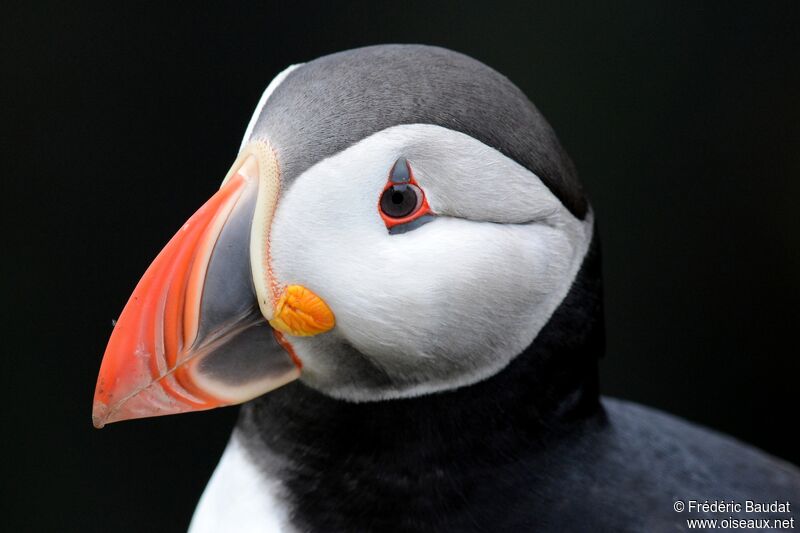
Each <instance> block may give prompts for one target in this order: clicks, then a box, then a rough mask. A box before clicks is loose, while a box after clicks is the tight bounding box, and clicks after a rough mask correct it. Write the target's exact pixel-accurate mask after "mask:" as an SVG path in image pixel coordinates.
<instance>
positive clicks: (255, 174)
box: [92, 141, 334, 428]
mask: <svg viewBox="0 0 800 533" xmlns="http://www.w3.org/2000/svg"><path fill="white" fill-rule="evenodd" d="M278 191H279V174H278V166H277V161H276V159H275V156H274V153H273V151H272V150H271V148H270V147H269V145H267V144H266V143H263V142H260V141H255V142H252V143H250V144H249V145H248V146H247V147H245V149H244V150H242V152H241V154H240V156H239V158H238V159H237V161H236V162H235V163H234V165H233V167H231V170H230V171H229V172H228V175H227V177H226V178H225V180H224V181H223V184H222V187H221V188H220V190H219V191H217V193H216V194H214V195H213V196H212V197H211V198H210V199H209V200H208V201H207V202H206V203H205V204H204V205H203V206H202V207H201V208H200V209H199V210H198V211H197V212H196V213H195V214H194V215H192V217H191V218H189V220H188V221H187V222H186V223H185V224H184V225H183V227H182V228H181V229H180V230H179V231H178V233H177V234H175V236H174V237H173V238H172V239H171V240H170V241H169V243H167V245H166V247H165V248H164V249H163V250H162V251H161V253H160V254H159V255H158V256H157V257H156V259H155V260H154V261H153V263H152V264H151V265H150V267H149V268H148V269H147V271H146V272H145V274H144V276H143V277H142V279H141V281H139V284H138V285H137V286H136V288H135V289H134V291H133V294H132V295H131V297H130V299H129V300H128V303H127V304H126V305H125V308H124V309H123V311H122V314H121V315H120V317H119V320H118V321H117V322H116V325H115V327H114V331H113V332H112V334H111V339H110V340H109V343H108V347H107V348H106V352H105V355H104V357H103V362H102V364H101V366H100V374H99V376H98V379H97V387H96V389H95V396H94V404H93V409H92V421H93V423H94V425H95V427H98V428H99V427H103V426H104V425H105V424H107V423H109V422H116V421H120V420H127V419H133V418H143V417H149V416H158V415H166V414H174V413H183V412H189V411H200V410H205V409H212V408H214V407H220V406H224V405H232V404H237V403H242V402H245V401H247V400H250V399H252V398H255V397H256V396H260V395H261V394H264V393H265V392H268V391H270V390H272V389H275V388H277V387H280V386H281V385H284V384H286V383H288V382H290V381H292V380H294V379H297V378H298V377H299V376H300V370H301V368H302V364H301V362H300V361H299V359H297V357H296V356H295V355H294V353H293V351H292V349H291V345H290V343H289V342H288V341H287V339H286V337H284V336H283V333H287V334H289V335H314V334H317V333H322V332H324V331H327V330H329V329H331V328H332V327H333V326H334V318H333V313H332V312H331V311H330V309H329V308H328V307H327V305H326V304H325V302H324V301H322V300H321V299H320V298H319V297H318V296H316V295H315V294H314V293H313V292H311V291H310V290H309V289H306V288H305V287H301V286H297V285H291V286H288V287H283V288H281V287H280V286H279V285H278V284H277V282H276V281H275V280H274V279H273V278H272V276H271V274H270V269H269V249H268V247H269V229H270V226H271V223H272V214H273V212H274V210H275V206H276V204H277V201H278Z"/></svg>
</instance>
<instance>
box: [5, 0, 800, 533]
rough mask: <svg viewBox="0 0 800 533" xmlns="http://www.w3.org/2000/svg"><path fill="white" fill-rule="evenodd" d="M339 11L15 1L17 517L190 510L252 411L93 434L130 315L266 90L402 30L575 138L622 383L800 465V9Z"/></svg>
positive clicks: (8, 101) (11, 24) (9, 29)
mask: <svg viewBox="0 0 800 533" xmlns="http://www.w3.org/2000/svg"><path fill="white" fill-rule="evenodd" d="M329 4H330V5H327V6H320V5H314V4H305V3H295V4H294V6H293V7H291V8H288V7H286V6H283V5H277V4H276V5H270V6H268V5H263V6H261V7H260V8H259V9H249V8H245V7H243V6H241V5H234V4H232V3H231V4H221V5H218V6H216V7H215V8H213V9H210V8H206V7H205V6H202V5H191V4H190V5H187V7H184V8H174V9H168V8H165V7H163V6H162V5H160V4H150V5H142V6H139V5H136V6H134V5H127V6H123V5H117V3H106V4H97V5H94V6H88V5H83V6H78V5H74V4H73V3H64V5H61V6H57V5H47V4H41V3H40V4H38V5H32V4H28V3H18V4H8V3H4V4H3V7H2V13H0V44H1V45H2V46H1V47H0V54H2V55H1V58H2V73H3V76H2V81H0V85H2V95H3V97H2V109H0V113H2V130H3V134H2V144H3V152H4V153H5V155H4V156H3V158H2V165H3V168H2V173H1V174H0V175H1V176H2V191H3V197H2V198H3V202H2V210H0V211H2V213H3V218H4V222H3V225H2V242H3V258H4V259H3V261H2V262H1V263H0V264H2V281H3V301H2V313H3V320H2V327H3V344H2V346H3V352H2V363H0V364H2V373H1V374H0V375H2V380H3V383H2V390H3V393H4V394H5V395H6V396H7V399H5V400H4V401H3V404H2V405H3V411H2V412H3V419H2V422H3V423H2V428H3V433H2V440H3V443H4V445H5V446H3V448H4V450H5V451H3V453H2V456H0V464H2V467H3V470H2V482H3V497H2V505H3V507H4V508H5V511H4V512H3V520H2V521H3V523H4V524H5V526H6V527H4V528H3V529H5V530H19V529H20V528H21V529H23V530H61V531H63V530H78V531H156V530H163V531H178V530H181V529H183V528H185V527H186V525H187V523H188V520H189V518H190V516H191V512H192V510H193V508H194V505H195V503H196V500H197V498H198V496H199V495H200V493H201V491H202V488H203V486H204V484H205V482H206V480H207V479H208V476H209V475H210V473H211V471H212V469H213V467H214V465H215V464H216V461H217V459H218V457H219V455H220V453H221V451H222V449H223V447H224V444H225V442H226V439H227V437H228V434H229V431H230V428H231V426H232V424H233V423H234V420H235V417H236V409H233V408H231V409H224V410H218V411H213V412H207V413H201V414H192V415H184V416H179V417H166V418H161V419H151V420H144V421H133V422H126V423H122V424H114V425H113V426H111V427H109V428H107V429H104V430H102V431H97V430H94V429H92V427H91V423H90V416H89V415H90V410H91V400H92V394H93V391H94V382H95V378H96V372H97V369H98V367H99V364H100V359H101V355H102V353H103V350H104V348H105V343H106V341H107V339H108V336H109V334H110V333H111V320H112V318H114V317H116V316H117V314H118V313H119V311H120V310H121V309H122V307H123V305H124V303H125V301H126V299H127V297H128V295H129V294H130V292H131V290H132V289H133V287H134V285H135V283H136V282H137V280H138V279H139V277H140V275H141V274H142V273H143V272H144V270H145V268H146V267H147V265H148V264H149V262H150V261H151V260H152V259H153V258H154V257H155V254H156V253H157V252H158V251H159V250H160V249H161V247H162V246H163V244H164V243H165V242H166V241H167V240H168V239H169V237H170V236H171V235H172V234H173V233H174V231H176V230H177V229H178V228H179V227H180V225H181V224H182V223H183V222H184V221H185V219H186V218H187V217H188V216H189V215H190V214H191V213H192V212H193V211H194V210H195V209H196V208H197V207H199V206H200V205H201V204H202V203H203V202H204V201H205V199H207V198H208V197H209V196H210V195H211V193H212V192H213V191H214V190H215V189H216V188H217V187H218V185H219V182H220V180H221V179H222V177H223V176H224V174H225V172H226V171H227V169H228V166H229V165H230V164H231V162H232V161H233V159H234V157H235V155H236V152H237V150H238V146H239V142H240V139H241V135H242V133H243V132H244V128H245V126H246V124H247V121H248V120H249V118H250V114H251V112H252V111H253V108H254V106H255V104H256V102H257V101H258V99H259V96H260V95H261V92H262V90H263V89H264V87H265V86H266V85H267V83H268V82H269V81H270V79H271V78H272V77H273V76H274V75H275V74H277V73H278V72H279V71H280V70H282V69H283V68H284V67H285V66H287V65H289V64H291V63H296V62H301V61H306V60H310V59H313V58H315V57H317V56H320V55H323V54H326V53H330V52H334V51H338V50H343V49H347V48H352V47H356V46H361V45H365V44H375V43H386V42H421V43H429V44H437V45H442V46H446V47H449V48H452V49H455V50H459V51H461V52H465V53H467V54H469V55H472V56H474V57H476V58H478V59H480V60H482V61H484V62H485V63H487V64H489V65H491V66H492V67H494V68H496V69H498V70H499V71H501V72H503V73H504V74H506V75H507V76H508V77H510V78H511V79H512V80H513V81H514V82H515V83H516V84H518V85H519V86H520V88H521V89H522V90H523V91H524V92H525V93H526V94H528V95H529V96H530V98H531V99H532V100H533V101H534V102H535V103H536V104H537V106H538V107H539V108H540V109H541V110H542V112H543V113H544V114H545V115H546V116H547V117H548V119H549V120H550V122H551V123H552V124H553V126H554V128H555V129H556V131H557V132H558V134H559V136H560V138H561V140H562V142H563V143H564V145H565V146H566V147H567V149H568V151H569V152H570V154H571V155H572V157H573V159H574V160H575V163H576V164H577V167H578V169H579V171H580V173H581V175H582V179H583V181H584V183H585V186H586V188H587V189H588V191H589V193H590V195H591V199H592V202H593V205H594V208H595V210H596V212H597V216H598V219H599V221H600V231H601V234H602V237H603V245H604V255H605V279H606V288H607V300H606V308H607V319H608V354H607V356H606V358H605V359H604V360H603V361H602V365H601V368H602V384H603V390H604V392H605V393H606V394H610V395H614V396H620V397H624V398H629V399H633V400H636V401H639V402H641V403H644V404H647V405H652V406H656V407H658V408H661V409H664V410H666V411H669V412H672V413H676V414H678V415H680V416H683V417H686V418H688V419H690V420H693V421H696V422H699V423H702V424H706V425H708V426H711V427H713V428H716V429H718V430H721V431H724V432H728V433H731V434H733V435H735V436H736V437H738V438H741V439H743V440H746V441H749V442H752V443H754V444H755V445H757V446H759V447H762V448H764V449H765V450H767V451H769V452H771V453H773V454H776V455H779V456H782V457H785V458H787V459H789V460H791V461H793V462H795V463H798V462H800V442H798V437H797V433H796V430H797V425H798V415H797V407H798V400H797V394H796V386H797V382H798V379H797V376H798V374H797V373H798V363H797V355H798V349H797V347H796V339H797V329H798V326H799V325H800V323H799V321H798V318H799V313H798V297H800V276H799V273H800V216H798V213H797V207H796V204H797V199H798V197H800V185H799V184H798V183H799V181H798V176H800V149H798V148H799V146H800V30H798V23H800V17H799V16H798V14H799V13H798V6H799V5H800V4H798V3H797V2H782V3H781V2H768V3H767V2H763V3H762V2H750V3H743V2H717V3H714V4H712V3H702V2H686V3H679V2H657V3H644V2H638V1H629V2H615V3H607V4H606V3H602V2H587V3H584V4H581V5H578V4H573V3H568V2H567V3H565V2H556V3H552V4H548V5H539V4H536V3H533V2H530V3H529V4H530V5H527V6H525V7H519V8H516V7H513V8H512V7H508V6H507V7H497V6H492V5H490V4H492V3H490V2H486V1H483V2H475V3H465V2H452V3H449V4H447V3H445V4H437V5H435V6H432V5H430V4H429V3H428V2H424V3H407V2H390V3H386V4H383V5H379V4H377V3H373V2H364V3H357V4H339V5H335V4H337V3H334V2H331V3H329ZM793 430H795V431H793ZM690 496H691V495H690ZM695 496H703V495H695ZM707 496H712V495H707ZM9 526H10V527H9Z"/></svg>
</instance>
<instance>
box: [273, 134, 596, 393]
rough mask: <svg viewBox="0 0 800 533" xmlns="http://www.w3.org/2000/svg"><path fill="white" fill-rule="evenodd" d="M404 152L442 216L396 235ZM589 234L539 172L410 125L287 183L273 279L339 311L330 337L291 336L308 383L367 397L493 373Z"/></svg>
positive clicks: (519, 344)
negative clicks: (393, 208) (382, 201)
mask: <svg viewBox="0 0 800 533" xmlns="http://www.w3.org/2000/svg"><path fill="white" fill-rule="evenodd" d="M278 157H279V159H280V154H278ZM399 157H405V158H407V160H408V162H409V164H410V165H411V168H412V170H413V172H414V175H415V177H416V179H417V182H418V183H419V185H420V187H421V188H422V189H423V190H424V192H425V194H426V196H427V197H428V201H429V203H430V206H431V208H432V210H433V211H434V212H435V213H436V214H437V215H438V216H437V218H436V219H435V220H433V221H432V222H429V223H427V224H425V225H423V226H421V227H419V228H417V229H414V230H412V231H409V232H407V233H403V234H398V235H390V234H389V233H388V231H387V229H386V227H385V225H384V223H383V221H382V219H381V218H380V216H379V211H378V200H379V197H380V194H381V192H382V190H383V187H384V185H385V184H386V181H387V178H388V173H389V170H390V169H391V167H392V165H393V163H394V162H395V161H396V160H397V159H398V158H399ZM591 232H592V216H591V214H590V215H589V216H587V219H586V220H585V221H581V220H578V219H577V218H575V217H574V216H573V215H572V214H570V213H569V211H568V210H567V209H566V208H565V207H564V206H563V205H562V204H561V202H559V200H558V199H557V198H556V197H555V196H554V195H553V194H552V193H551V192H550V191H549V189H547V187H546V186H545V185H544V184H543V183H542V182H541V180H539V178H538V177H536V176H535V175H534V174H533V173H531V172H530V171H528V170H527V169H525V168H524V167H522V166H521V165H519V164H517V163H515V162H514V161H512V160H511V159H509V158H507V157H505V156H503V155H502V154H501V153H500V152H498V151H497V150H495V149H493V148H490V147H489V146H487V145H485V144H483V143H481V142H479V141H477V140H476V139H474V138H472V137H470V136H468V135H465V134H463V133H459V132H455V131H452V130H448V129H446V128H442V127H439V126H432V125H425V124H411V125H401V126H395V127H392V128H388V129H386V130H383V131H381V132H378V133H375V134H374V135H371V136H370V137H368V138H366V139H363V140H362V141H360V142H358V143H357V144H355V145H353V146H350V147H349V148H347V149H346V150H343V151H342V152H340V153H338V154H336V155H334V156H332V157H329V158H327V159H325V160H323V161H320V162H319V163H317V164H316V165H314V166H313V167H311V168H310V169H308V170H307V171H305V172H304V173H303V174H302V175H300V176H299V177H298V178H297V179H296V180H295V181H294V182H292V183H290V184H289V187H288V190H285V191H283V195H282V198H281V200H280V201H279V203H278V208H277V212H276V214H275V218H274V221H273V226H272V230H271V235H270V239H271V255H272V266H273V271H274V274H275V276H276V278H277V279H278V280H279V281H280V282H281V283H285V284H301V285H304V286H306V287H308V288H309V289H311V290H312V291H314V292H315V293H317V294H318V295H319V296H321V297H322V298H323V299H324V300H325V301H326V302H327V304H328V305H329V306H330V308H331V309H332V310H333V312H334V314H335V315H336V327H335V328H334V330H332V331H331V332H328V333H326V334H323V335H318V336H315V337H291V338H290V341H291V343H292V344H293V346H294V348H295V350H296V352H297V354H298V356H299V357H300V359H301V360H302V361H303V364H304V367H303V374H302V376H301V379H302V380H304V381H305V382H307V383H308V384H309V385H311V386H313V387H315V388H317V389H319V390H321V391H322V392H325V393H327V394H330V395H332V396H334V397H340V398H346V399H350V400H355V401H365V400H376V399H384V398H396V397H407V396H414V395H419V394H425V393H429V392H434V391H438V390H444V389H450V388H454V387H457V386H461V385H466V384H470V383H474V382H477V381H479V380H481V379H484V378H486V377H488V376H491V375H493V374H494V373H496V372H498V371H499V370H500V369H502V368H503V367H505V366H506V365H507V364H508V363H509V361H511V359H513V357H514V356H516V355H517V354H519V353H520V352H521V351H522V350H523V349H524V348H525V347H527V346H528V345H529V344H530V343H531V342H532V341H533V339H534V338H535V337H536V335H537V334H538V332H539V331H540V330H541V328H542V327H543V326H544V325H545V324H546V323H547V321H548V320H549V318H550V316H551V315H552V313H553V311H554V310H555V309H556V308H557V307H558V306H559V304H560V303H561V300H562V299H563V298H564V297H565V296H566V294H567V292H568V290H569V287H570V285H571V284H572V281H573V280H574V278H575V275H576V274H577V271H578V269H579V267H580V265H581V262H582V260H583V257H584V255H585V254H586V251H587V248H588V245H589V243H590V241H591Z"/></svg>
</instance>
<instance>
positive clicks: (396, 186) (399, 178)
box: [378, 158, 433, 231]
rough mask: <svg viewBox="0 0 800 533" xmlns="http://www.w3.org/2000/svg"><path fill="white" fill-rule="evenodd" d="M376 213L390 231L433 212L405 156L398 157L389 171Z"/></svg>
mask: <svg viewBox="0 0 800 533" xmlns="http://www.w3.org/2000/svg"><path fill="white" fill-rule="evenodd" d="M378 214H380V216H381V218H382V219H383V222H384V224H386V228H387V229H389V230H390V231H391V230H392V228H396V227H397V226H401V225H404V224H408V223H410V222H413V221H415V220H417V219H419V218H420V217H423V216H425V215H432V214H433V213H432V211H431V208H430V206H429V205H428V199H427V198H426V196H425V192H424V191H423V190H422V187H420V186H419V184H418V183H417V181H416V180H415V179H414V173H413V171H412V170H411V165H409V164H408V161H406V160H405V158H400V159H398V160H397V161H396V162H395V164H394V165H393V166H392V170H391V171H390V172H389V179H388V181H387V182H386V185H384V187H383V190H382V191H381V195H380V196H379V197H378ZM396 229H397V228H396Z"/></svg>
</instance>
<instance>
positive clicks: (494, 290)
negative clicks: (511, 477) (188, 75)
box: [93, 45, 593, 427]
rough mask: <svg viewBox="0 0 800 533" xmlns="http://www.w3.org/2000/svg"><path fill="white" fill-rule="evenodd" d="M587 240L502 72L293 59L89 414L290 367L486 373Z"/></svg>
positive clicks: (338, 385) (535, 318)
mask: <svg viewBox="0 0 800 533" xmlns="http://www.w3.org/2000/svg"><path fill="white" fill-rule="evenodd" d="M592 233H593V222H592V213H591V210H590V209H589V207H588V204H587V201H586V199H585V197H584V194H583V192H582V190H581V187H580V184H579V182H578V180H577V177H576V174H575V171H574V169H573V166H572V164H571V162H570V161H569V158H568V156H567V155H566V153H565V152H564V150H563V149H562V148H561V146H560V144H559V142H558V140H557V138H556V136H555V134H554V133H553V131H552V130H551V128H550V126H549V125H548V124H547V122H546V121H545V120H544V118H543V117H542V116H541V114H540V113H539V112H538V111H537V109H536V108H535V107H534V106H533V104H531V103H530V101H529V100H528V99H527V98H526V97H525V96H524V95H523V94H522V93H521V92H520V91H519V89H517V88H516V87H515V86H514V85H513V84H512V83H511V82H510V81H509V80H508V79H506V78H505V77H504V76H502V75H500V74H499V73H497V72H495V71H494V70H492V69H490V68H488V67H487V66H485V65H483V64H481V63H479V62H477V61H475V60H473V59H471V58H469V57H466V56H464V55H461V54H458V53H454V52H451V51H448V50H445V49H441V48H435V47H428V46H417V45H387V46H374V47H368V48H361V49H356V50H351V51H347V52H342V53H337V54H333V55H329V56H325V57H322V58H319V59H317V60H315V61H312V62H309V63H305V64H301V65H294V66H292V67H289V68H288V69H286V70H285V71H284V72H282V73H281V74H279V75H278V76H277V77H276V78H275V79H274V80H273V81H272V83H270V85H269V87H267V89H266V91H265V92H264V95H263V96H262V98H261V101H260V102H259V104H258V107H257V109H256V111H255V113H254V115H253V118H252V119H251V121H250V124H249V126H248V127H247V131H246V133H245V136H244V140H243V143H242V147H241V149H240V152H239V155H238V157H237V159H236V161H235V162H234V164H233V166H232V167H231V170H230V171H229V172H228V175H227V176H226V177H225V179H224V180H223V182H222V186H221V188H220V189H219V191H217V193H216V194H214V195H213V196H212V197H211V199H210V200H209V201H208V202H207V203H206V204H205V205H203V206H202V207H201V208H200V209H199V210H198V211H197V212H196V213H195V214H194V215H193V216H192V217H191V218H190V219H189V221H187V222H186V224H185V225H184V226H183V227H182V228H181V229H180V230H179V231H178V233H177V234H176V235H175V236H174V237H173V238H172V240H171V241H170V242H169V243H168V244H167V245H166V247H165V248H164V250H163V251H162V252H161V253H160V254H159V255H158V256H157V257H156V259H155V260H154V261H153V263H152V265H151V266H150V267H149V269H148V270H147V271H146V272H145V274H144V276H143V277H142V279H141V281H140V282H139V284H138V286H137V287H136V289H135V290H134V292H133V295H132V296H131V298H130V300H129V301H128V303H127V305H126V306H125V308H124V310H123V312H122V314H121V316H120V317H119V320H118V321H117V323H116V326H115V328H114V331H113V333H112V336H111V339H110V341H109V344H108V348H107V350H106V353H105V356H104V358H103V362H102V365H101V369H100V375H99V378H98V382H97V388H96V392H95V399H94V409H93V420H94V423H95V425H96V426H98V427H101V426H103V425H104V424H105V423H108V422H113V421H118V420H125V419H131V418H140V417H146V416H156V415H162V414H171V413H180V412H187V411H196V410H203V409H210V408H214V407H218V406H223V405H231V404H237V403H242V402H245V401H248V400H250V399H253V398H255V397H257V396H260V395H262V394H264V393H266V392H268V391H270V390H272V389H275V388H277V387H280V386H281V385H284V384H286V383H288V382H290V381H292V380H295V379H299V380H301V381H302V382H303V383H304V384H305V385H306V386H308V387H311V388H312V389H315V390H317V391H319V392H320V393H322V394H325V395H327V396H329V397H332V398H336V399H342V400H347V401H354V402H365V401H377V400H385V399H392V398H404V397H412V396H419V395H424V394H429V393H433V392H439V391H445V390H449V389H455V388H458V387H463V386H466V385H470V384H473V383H476V382H479V381H481V380H484V379H486V378H488V377H490V376H492V375H494V374H496V373H498V372H500V371H501V370H502V369H503V368H504V367H505V366H506V365H508V364H509V362H511V361H512V360H513V359H514V358H515V357H516V356H517V355H519V354H520V353H522V352H523V351H524V350H525V349H526V347H528V346H529V345H531V343H532V342H534V340H535V339H536V337H537V335H538V334H539V332H540V331H541V330H542V329H543V328H544V326H545V325H546V324H547V323H548V321H549V320H550V318H551V316H552V315H553V313H554V312H555V311H556V309H557V308H558V307H559V306H560V305H561V303H562V300H564V298H565V297H566V295H567V293H568V292H569V290H570V287H571V286H572V284H573V282H574V281H575V279H576V276H577V274H578V272H579V269H580V267H581V264H582V262H583V260H584V257H585V256H586V255H587V251H588V250H589V245H590V243H591V241H592Z"/></svg>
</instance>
